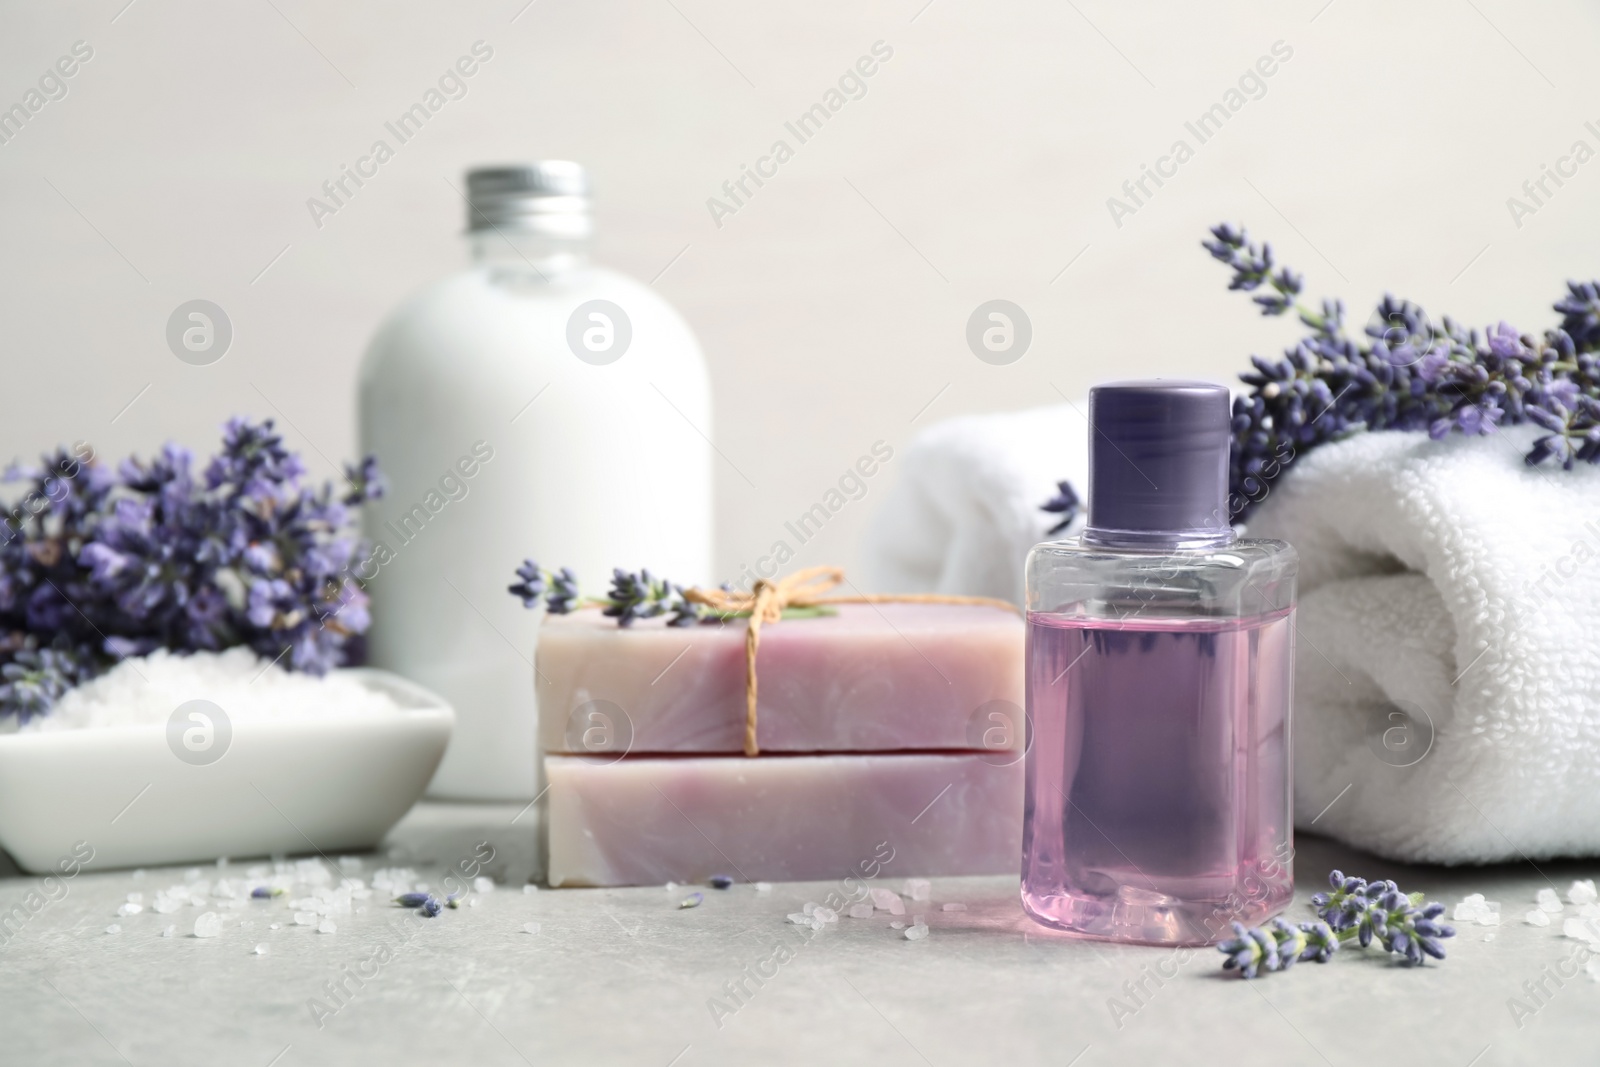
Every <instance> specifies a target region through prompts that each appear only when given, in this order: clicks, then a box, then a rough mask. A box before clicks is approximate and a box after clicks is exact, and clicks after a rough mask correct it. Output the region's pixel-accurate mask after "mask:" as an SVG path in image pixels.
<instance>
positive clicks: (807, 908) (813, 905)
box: [800, 900, 822, 915]
mask: <svg viewBox="0 0 1600 1067" xmlns="http://www.w3.org/2000/svg"><path fill="white" fill-rule="evenodd" d="M820 907H822V905H821V904H818V903H817V902H816V901H814V900H808V901H806V902H805V903H804V904H802V905H801V906H800V910H801V911H803V912H805V913H806V914H807V915H815V914H816V911H817V909H818V908H820Z"/></svg>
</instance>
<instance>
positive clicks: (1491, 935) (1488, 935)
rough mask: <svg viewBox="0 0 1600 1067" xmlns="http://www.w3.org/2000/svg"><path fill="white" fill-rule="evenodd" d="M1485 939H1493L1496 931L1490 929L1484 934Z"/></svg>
mask: <svg viewBox="0 0 1600 1067" xmlns="http://www.w3.org/2000/svg"><path fill="white" fill-rule="evenodd" d="M1483 939H1484V940H1485V941H1493V940H1494V931H1493V930H1490V931H1489V932H1488V933H1486V934H1484V935H1483Z"/></svg>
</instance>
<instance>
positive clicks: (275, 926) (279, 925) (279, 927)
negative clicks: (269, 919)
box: [267, 923, 283, 930]
mask: <svg viewBox="0 0 1600 1067" xmlns="http://www.w3.org/2000/svg"><path fill="white" fill-rule="evenodd" d="M267 929H268V930H282V929H283V924H282V923H273V924H271V925H270V926H268V927H267Z"/></svg>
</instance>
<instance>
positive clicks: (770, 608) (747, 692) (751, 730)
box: [683, 567, 1017, 756]
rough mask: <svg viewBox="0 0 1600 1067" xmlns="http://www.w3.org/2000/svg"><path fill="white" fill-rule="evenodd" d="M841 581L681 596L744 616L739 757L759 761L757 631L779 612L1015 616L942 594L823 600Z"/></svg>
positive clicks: (784, 582) (795, 579) (984, 602)
mask: <svg viewBox="0 0 1600 1067" xmlns="http://www.w3.org/2000/svg"><path fill="white" fill-rule="evenodd" d="M844 580H845V578H844V571H843V569H841V568H839V567H808V568H806V569H805V570H803V571H796V572H795V573H793V574H791V575H789V576H788V577H786V578H779V579H778V580H777V581H770V580H768V579H766V578H758V579H757V580H756V583H755V585H753V586H751V587H750V591H749V592H748V593H746V592H744V591H742V590H738V589H700V588H698V587H696V588H693V589H686V590H684V593H683V596H684V599H685V600H688V601H691V602H692V603H695V604H702V605H704V606H706V607H708V608H710V609H711V610H712V611H714V612H717V613H718V614H721V615H738V614H743V613H745V612H748V613H749V616H750V623H749V625H748V626H747V627H746V628H745V632H744V703H745V710H744V754H745V755H746V756H759V755H760V754H761V746H760V745H758V744H757V743H756V650H757V649H759V648H760V647H761V627H762V625H764V624H765V623H769V622H770V623H776V622H778V621H779V620H781V619H782V618H783V609H784V608H812V607H820V606H821V605H823V604H975V605H981V606H987V607H991V608H1004V609H1005V610H1007V611H1016V610H1017V607H1016V605H1015V604H1012V603H1011V602H1010V601H1007V600H996V599H994V598H992V597H984V596H951V595H948V594H945V593H871V594H857V595H855V596H825V595H824V594H825V593H827V592H828V591H829V590H830V589H834V588H837V587H838V586H839V585H840V584H841V583H843V582H844Z"/></svg>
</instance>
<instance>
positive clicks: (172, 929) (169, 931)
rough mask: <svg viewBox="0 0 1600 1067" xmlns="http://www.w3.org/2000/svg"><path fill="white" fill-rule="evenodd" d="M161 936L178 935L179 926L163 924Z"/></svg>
mask: <svg viewBox="0 0 1600 1067" xmlns="http://www.w3.org/2000/svg"><path fill="white" fill-rule="evenodd" d="M161 936H162V937H177V936H178V928H177V927H176V926H163V927H162V928H161Z"/></svg>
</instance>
